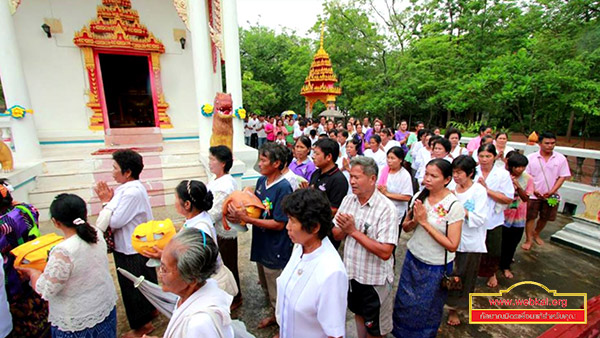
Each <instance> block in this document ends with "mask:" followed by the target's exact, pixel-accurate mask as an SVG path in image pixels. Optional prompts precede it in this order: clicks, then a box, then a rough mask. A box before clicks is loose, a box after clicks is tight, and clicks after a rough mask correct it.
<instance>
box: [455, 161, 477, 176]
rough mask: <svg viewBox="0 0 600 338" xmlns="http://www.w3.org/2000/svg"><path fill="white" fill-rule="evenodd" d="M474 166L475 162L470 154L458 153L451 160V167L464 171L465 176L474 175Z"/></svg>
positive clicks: (475, 165)
mask: <svg viewBox="0 0 600 338" xmlns="http://www.w3.org/2000/svg"><path fill="white" fill-rule="evenodd" d="M475 168H477V163H476V162H475V160H474V159H473V157H471V156H467V155H460V156H459V157H457V158H455V159H454V161H452V169H454V170H456V169H459V170H462V171H464V172H465V174H467V177H469V178H471V179H473V177H475Z"/></svg>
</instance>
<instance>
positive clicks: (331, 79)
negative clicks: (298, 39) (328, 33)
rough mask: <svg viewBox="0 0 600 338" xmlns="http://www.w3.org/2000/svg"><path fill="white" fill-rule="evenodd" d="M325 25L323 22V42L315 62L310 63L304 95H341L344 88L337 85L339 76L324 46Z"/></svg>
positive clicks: (314, 59)
mask: <svg viewBox="0 0 600 338" xmlns="http://www.w3.org/2000/svg"><path fill="white" fill-rule="evenodd" d="M324 28H325V26H324V25H323V24H321V44H320V47H319V50H318V51H317V53H316V54H315V56H314V57H313V62H312V63H311V65H310V72H309V73H308V76H307V77H306V79H305V80H304V86H302V90H301V91H300V94H301V95H303V96H319V95H334V96H335V95H340V94H341V93H342V89H341V88H339V87H335V83H336V82H338V79H337V77H336V76H335V74H334V73H333V68H332V67H331V60H330V59H329V54H327V52H326V51H325V49H324V48H323V35H324Z"/></svg>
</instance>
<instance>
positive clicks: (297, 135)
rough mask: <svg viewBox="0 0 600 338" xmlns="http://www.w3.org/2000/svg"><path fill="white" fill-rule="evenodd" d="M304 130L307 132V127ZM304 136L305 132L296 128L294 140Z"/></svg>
mask: <svg viewBox="0 0 600 338" xmlns="http://www.w3.org/2000/svg"><path fill="white" fill-rule="evenodd" d="M304 130H306V127H305V128H304ZM302 135H304V131H302V130H300V127H298V128H295V127H294V136H293V138H294V140H295V139H297V138H299V137H300V136H302Z"/></svg>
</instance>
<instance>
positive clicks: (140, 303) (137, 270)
mask: <svg viewBox="0 0 600 338" xmlns="http://www.w3.org/2000/svg"><path fill="white" fill-rule="evenodd" d="M113 255H114V257H115V266H116V267H117V268H123V269H125V270H127V271H129V272H131V273H132V274H134V275H136V276H140V275H142V276H144V277H145V278H146V280H149V281H151V282H152V283H158V278H157V276H156V269H155V268H151V267H147V266H146V262H147V261H148V258H146V257H144V256H142V255H140V254H135V255H125V254H122V253H119V252H116V251H115V252H113ZM117 280H118V281H119V286H120V287H121V295H122V296H123V305H124V306H125V314H126V315H127V321H128V322H129V326H130V327H131V328H132V329H133V330H137V329H139V328H141V327H142V326H144V325H145V324H146V323H148V322H150V321H151V320H152V318H153V312H154V311H156V309H155V308H154V306H152V304H150V302H149V301H148V300H147V299H146V297H144V295H142V293H141V292H140V290H138V289H136V287H135V286H133V282H132V281H130V280H129V279H127V278H126V277H124V276H123V275H121V274H120V273H117Z"/></svg>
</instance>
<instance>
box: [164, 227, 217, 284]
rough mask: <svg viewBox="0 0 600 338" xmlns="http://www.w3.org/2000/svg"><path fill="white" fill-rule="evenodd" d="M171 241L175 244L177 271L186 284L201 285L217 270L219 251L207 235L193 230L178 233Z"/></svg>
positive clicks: (188, 229)
mask: <svg viewBox="0 0 600 338" xmlns="http://www.w3.org/2000/svg"><path fill="white" fill-rule="evenodd" d="M173 241H175V242H176V243H177V246H176V247H175V249H174V250H173V251H174V253H173V254H174V256H175V260H176V261H177V271H178V272H179V275H180V276H181V279H183V281H184V282H186V283H193V282H198V283H203V282H204V281H205V280H207V279H208V278H209V277H210V276H212V275H213V274H214V273H215V271H216V270H217V256H218V255H219V249H218V247H217V244H216V243H215V241H214V240H213V239H212V238H211V237H210V235H209V234H207V233H204V232H202V230H198V229H195V228H187V229H183V230H182V231H180V232H179V233H178V234H177V235H175V237H173Z"/></svg>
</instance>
